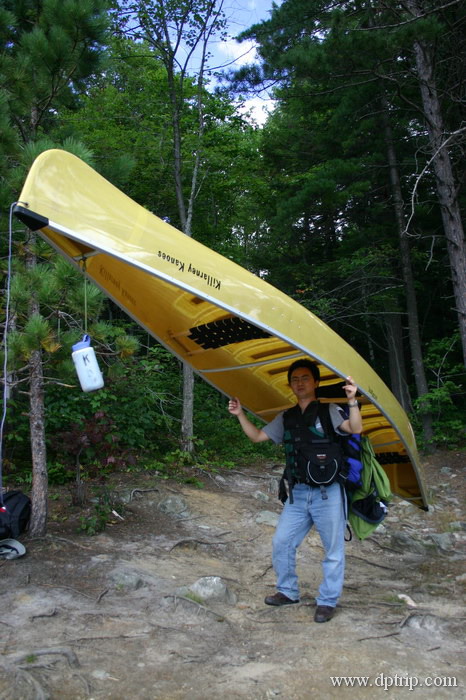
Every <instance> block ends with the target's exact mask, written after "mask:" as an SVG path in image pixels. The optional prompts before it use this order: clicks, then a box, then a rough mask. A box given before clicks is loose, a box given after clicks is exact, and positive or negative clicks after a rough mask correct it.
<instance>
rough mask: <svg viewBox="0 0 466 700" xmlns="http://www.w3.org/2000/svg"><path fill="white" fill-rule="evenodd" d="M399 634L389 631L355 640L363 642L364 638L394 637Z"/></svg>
mask: <svg viewBox="0 0 466 700" xmlns="http://www.w3.org/2000/svg"><path fill="white" fill-rule="evenodd" d="M399 634H400V632H390V633H389V634H380V635H376V636H375V637H361V638H360V639H358V640H357V641H358V642H364V641H365V640H366V639H385V638H386V637H396V636H397V635H399Z"/></svg>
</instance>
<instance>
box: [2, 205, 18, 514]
mask: <svg viewBox="0 0 466 700" xmlns="http://www.w3.org/2000/svg"><path fill="white" fill-rule="evenodd" d="M16 204H17V202H13V204H12V205H11V206H10V217H9V229H8V267H7V276H6V294H5V296H6V302H5V327H4V329H3V408H2V419H1V422H0V508H1V509H3V508H4V505H3V431H4V428H5V421H6V404H7V399H8V326H9V324H10V287H11V260H12V245H13V209H14V207H15V206H16Z"/></svg>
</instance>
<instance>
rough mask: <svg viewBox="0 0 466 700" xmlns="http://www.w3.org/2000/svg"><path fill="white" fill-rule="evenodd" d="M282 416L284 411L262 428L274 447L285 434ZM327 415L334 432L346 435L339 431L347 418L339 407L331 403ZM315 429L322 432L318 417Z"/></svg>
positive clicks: (281, 440)
mask: <svg viewBox="0 0 466 700" xmlns="http://www.w3.org/2000/svg"><path fill="white" fill-rule="evenodd" d="M283 414H284V411H282V412H281V413H278V414H277V415H276V416H275V418H274V419H273V420H271V421H270V423H267V425H265V426H264V427H263V428H262V430H263V431H264V433H266V435H268V437H269V438H270V439H271V440H272V442H274V443H275V444H276V445H279V444H280V443H281V442H283V433H284V432H285V426H284V424H283ZM329 415H330V420H331V421H332V425H333V429H334V430H335V432H336V433H338V434H339V435H347V434H348V433H346V432H345V431H344V430H339V428H340V425H341V424H342V423H343V421H344V420H346V419H347V418H348V416H347V415H345V412H344V410H343V409H342V408H341V406H337V405H336V404H334V403H331V404H330V405H329ZM315 427H316V429H317V430H320V431H321V432H323V431H322V425H321V422H320V420H319V417H317V418H316V423H315Z"/></svg>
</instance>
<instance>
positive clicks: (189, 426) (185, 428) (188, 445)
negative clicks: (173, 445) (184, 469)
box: [181, 364, 194, 452]
mask: <svg viewBox="0 0 466 700" xmlns="http://www.w3.org/2000/svg"><path fill="white" fill-rule="evenodd" d="M193 417H194V372H193V370H192V369H191V367H190V366H189V365H186V364H184V365H183V415H182V418H181V449H182V450H184V451H185V452H192V451H193V450H194V443H193V432H194V430H193V425H194V423H193Z"/></svg>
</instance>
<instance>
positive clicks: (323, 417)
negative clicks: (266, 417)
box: [281, 401, 347, 502]
mask: <svg viewBox="0 0 466 700" xmlns="http://www.w3.org/2000/svg"><path fill="white" fill-rule="evenodd" d="M317 418H319V420H320V423H321V426H322V432H320V431H318V430H317V429H316V428H315V423H316V420H317ZM283 426H284V434H283V443H284V446H285V456H286V467H285V471H284V474H283V478H284V479H286V480H287V481H288V485H289V487H290V501H291V502H292V494H291V491H292V489H293V486H294V485H295V484H296V483H305V484H308V485H309V486H313V487H323V488H325V486H330V484H333V482H334V481H337V480H338V481H340V482H344V481H345V477H346V474H345V472H346V471H347V464H346V460H345V456H344V451H343V446H342V438H341V437H340V436H339V435H338V434H337V433H336V432H335V430H334V428H333V424H332V420H331V418H330V411H329V404H320V403H319V402H318V401H313V402H312V403H310V404H309V405H308V406H307V407H306V409H305V411H304V413H303V412H302V411H301V408H300V407H299V405H296V406H293V408H290V409H288V410H287V411H285V412H284V414H283ZM283 486H284V485H283ZM281 500H283V499H282V498H281Z"/></svg>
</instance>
